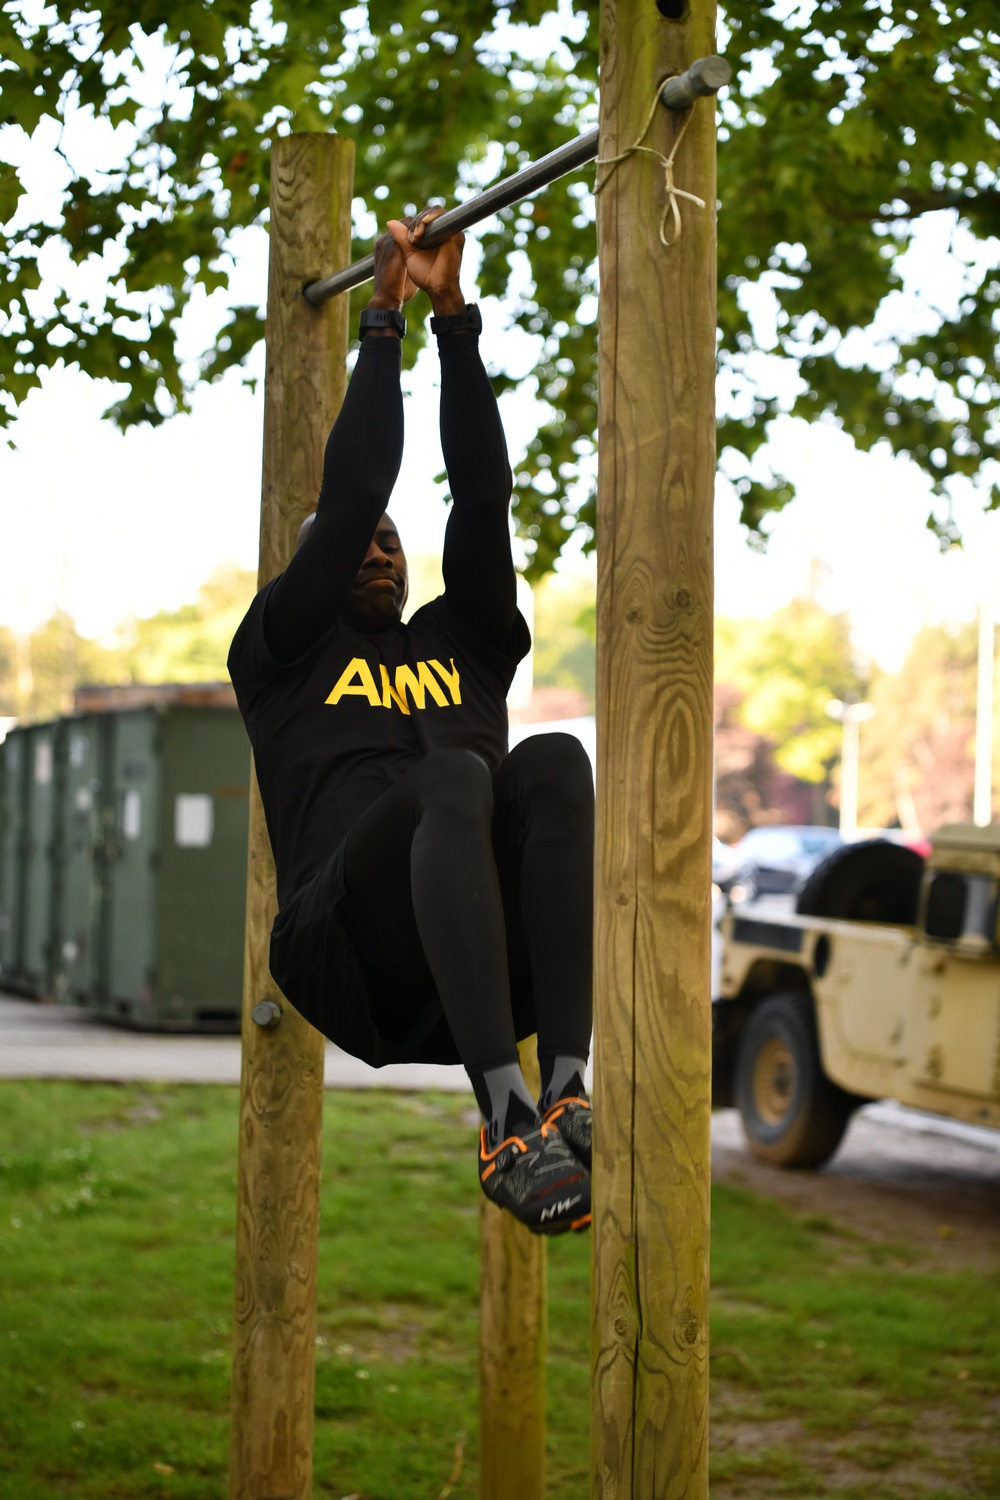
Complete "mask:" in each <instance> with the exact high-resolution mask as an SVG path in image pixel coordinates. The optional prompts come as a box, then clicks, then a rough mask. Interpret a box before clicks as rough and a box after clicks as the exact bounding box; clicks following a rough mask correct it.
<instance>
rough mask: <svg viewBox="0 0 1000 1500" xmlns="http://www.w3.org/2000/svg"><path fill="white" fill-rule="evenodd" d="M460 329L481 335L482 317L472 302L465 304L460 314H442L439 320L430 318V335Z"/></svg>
mask: <svg viewBox="0 0 1000 1500" xmlns="http://www.w3.org/2000/svg"><path fill="white" fill-rule="evenodd" d="M460 328H467V329H469V331H470V332H472V333H482V331H483V316H482V313H481V312H480V311H479V308H478V307H477V306H476V304H475V303H474V302H467V303H466V304H465V307H464V309H463V311H462V312H460V313H443V314H442V315H441V317H440V318H431V333H451V332H452V331H453V330H454V329H460Z"/></svg>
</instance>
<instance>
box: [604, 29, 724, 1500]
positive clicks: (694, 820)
mask: <svg viewBox="0 0 1000 1500" xmlns="http://www.w3.org/2000/svg"><path fill="white" fill-rule="evenodd" d="M714 29H715V0H676V3H674V0H659V5H657V4H654V0H603V4H602V7H601V40H600V47H601V110H600V121H601V149H600V157H601V158H609V157H613V156H616V155H618V153H620V152H623V151H625V150H626V148H627V147H629V146H630V145H631V144H632V143H633V142H634V141H635V140H636V139H637V137H639V135H640V133H641V132H642V129H643V124H644V121H645V119H646V115H647V112H648V110H649V107H650V102H651V101H652V99H653V98H654V96H655V93H656V89H657V85H658V83H662V81H663V79H664V78H665V77H667V76H668V75H670V74H675V73H681V72H682V71H683V70H685V69H686V68H687V67H688V65H689V64H690V63H691V61H692V59H694V58H697V57H699V56H704V55H705V54H708V53H712V52H714V40H715V38H714ZM685 122H686V131H685V135H684V139H683V141H682V142H681V143H680V147H679V149H678V151H677V156H676V161H675V164H674V178H675V182H676V185H677V187H679V188H682V189H684V190H685V191H686V192H689V193H693V194H696V195H697V196H698V197H700V198H702V199H704V201H705V207H704V208H699V207H697V206H696V205H695V204H693V203H691V202H690V200H688V199H685V198H682V199H681V200H680V208H681V213H682V217H683V231H682V233H681V235H680V238H679V239H678V240H677V241H676V242H675V243H674V244H673V245H672V246H671V247H670V248H666V247H664V245H663V244H661V242H660V235H659V230H658V224H659V220H660V215H661V212H662V209H663V196H664V191H665V188H664V174H663V170H662V168H661V167H660V166H659V165H658V164H657V163H656V161H655V160H654V158H652V157H650V156H648V155H646V154H644V153H635V154H633V155H631V156H629V157H627V159H625V160H624V161H622V162H621V164H620V165H619V166H617V167H616V168H615V169H614V170H613V172H611V175H610V176H609V177H608V179H607V183H606V186H604V188H603V189H602V191H601V192H600V194H599V196H598V209H597V214H598V251H599V257H600V273H601V299H600V396H599V409H600V419H599V478H598V523H597V525H598V538H599V545H598V609H597V639H598V668H597V720H598V753H597V770H598V799H597V800H598V821H597V869H596V874H597V879H596V898H595V903H596V927H595V945H596V953H595V975H596V976H597V980H596V984H595V1003H596V1016H595V1040H596V1046H595V1091H594V1093H595V1097H594V1124H595V1131H596V1140H595V1165H594V1196H595V1211H594V1229H593V1234H594V1240H593V1311H592V1341H591V1357H592V1411H591V1443H592V1491H591V1493H592V1496H593V1497H594V1500H651V1497H653V1496H655V1497H656V1500H704V1497H705V1496H707V1493H708V1250H709V1190H710V1161H709V1124H710V1072H711V1063H710V1058H711V1016H710V996H709V934H710V915H709V910H710V884H711V880H710V874H709V870H710V865H711V823H712V608H713V599H712V571H713V559H712V503H713V490H714V478H715V429H714V398H715V329H716V323H715V286H716V239H715V192H716V188H715V106H714V101H713V100H711V99H708V100H700V101H697V102H695V103H694V104H693V105H692V106H691V108H690V110H689V112H686V113H684V114H680V115H677V116H674V117H673V118H671V116H670V115H669V114H667V113H666V112H662V113H658V114H657V117H656V119H655V121H654V122H653V125H652V128H651V129H650V130H649V132H648V134H647V136H646V138H645V141H644V144H645V145H647V146H652V147H654V148H656V149H657V150H659V151H661V152H662V153H663V155H664V156H669V155H670V153H671V151H672V148H673V146H674V144H675V143H676V141H677V133H678V131H679V130H680V129H681V128H682V127H684V125H685ZM608 170H609V169H607V168H605V169H604V171H605V172H607V171H608ZM602 175H603V173H602Z"/></svg>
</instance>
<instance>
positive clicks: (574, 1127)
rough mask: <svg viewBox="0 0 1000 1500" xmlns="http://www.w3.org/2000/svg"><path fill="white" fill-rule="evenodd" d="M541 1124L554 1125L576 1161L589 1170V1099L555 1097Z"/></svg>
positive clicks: (591, 1154)
mask: <svg viewBox="0 0 1000 1500" xmlns="http://www.w3.org/2000/svg"><path fill="white" fill-rule="evenodd" d="M542 1124H543V1125H554V1126H555V1127H556V1129H557V1130H558V1132H559V1134H560V1135H561V1136H562V1138H563V1140H564V1141H565V1142H566V1144H567V1146H568V1147H569V1149H570V1150H571V1151H572V1153H573V1155H574V1156H575V1157H576V1159H577V1161H578V1162H581V1163H582V1164H583V1166H585V1167H586V1168H587V1171H588V1172H589V1171H590V1170H591V1163H592V1161H593V1157H594V1150H593V1138H594V1117H593V1114H592V1113H591V1109H590V1100H589V1099H557V1100H556V1102H555V1104H551V1105H550V1106H549V1108H548V1109H547V1110H546V1111H545V1117H544V1119H543V1120H542Z"/></svg>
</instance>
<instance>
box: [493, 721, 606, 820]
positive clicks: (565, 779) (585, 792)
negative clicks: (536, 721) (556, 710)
mask: <svg viewBox="0 0 1000 1500" xmlns="http://www.w3.org/2000/svg"><path fill="white" fill-rule="evenodd" d="M509 759H510V763H511V770H512V771H515V770H516V772H517V774H518V776H519V778H520V779H521V780H522V782H523V784H524V787H525V790H526V791H529V792H531V793H533V794H536V795H539V796H541V797H542V798H544V799H545V800H551V801H554V802H556V803H561V804H563V805H565V804H566V803H567V802H571V803H573V804H576V805H583V806H588V805H592V804H593V801H594V773H593V769H592V767H591V764H590V756H589V755H588V754H587V752H586V750H585V749H584V748H583V745H582V744H581V743H580V741H579V740H578V739H577V737H576V735H575V734H564V733H562V732H561V731H555V732H553V733H551V734H533V735H529V736H528V738H527V739H524V740H522V741H521V743H520V744H519V745H515V747H514V749H513V750H512V751H511V753H510V757H509Z"/></svg>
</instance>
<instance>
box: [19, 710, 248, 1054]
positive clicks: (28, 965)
mask: <svg viewBox="0 0 1000 1500" xmlns="http://www.w3.org/2000/svg"><path fill="white" fill-rule="evenodd" d="M19 745H20V746H21V748H20V749H18V748H17V747H18V746H19ZM11 747H13V749H14V753H13V756H11V753H10V748H11ZM39 747H48V748H39ZM6 748H7V754H6V756H5V763H6V764H5V776H4V786H5V788H6V786H7V783H8V782H9V781H10V780H11V779H12V773H11V767H10V764H9V762H10V760H11V759H13V761H14V762H15V765H14V772H13V779H14V780H15V781H16V779H17V774H20V775H21V777H22V780H23V781H25V782H26V783H28V792H27V795H26V796H25V797H24V798H22V802H23V805H24V812H23V815H22V826H23V830H25V831H24V832H23V833H22V834H21V835H19V834H18V832H17V830H16V828H15V826H14V820H11V819H9V818H8V814H7V805H8V800H9V799H8V798H7V797H6V795H5V802H4V809H5V810H4V816H3V835H2V841H0V855H2V861H3V862H2V864H0V875H2V876H3V878H4V882H5V883H4V885H3V887H0V893H2V895H0V899H2V900H3V903H4V904H3V911H4V912H5V913H6V912H7V906H8V903H7V898H6V876H7V871H8V866H11V865H13V866H14V867H15V869H14V885H15V887H19V889H20V892H21V895H20V897H19V898H17V899H15V901H14V903H13V907H12V910H11V932H15V931H16V930H17V929H18V927H20V929H21V931H22V932H23V937H22V939H21V956H20V957H19V956H18V952H17V949H16V946H15V945H13V944H8V946H9V947H10V949H11V958H10V962H11V964H12V968H11V970H10V973H11V975H12V977H13V978H14V979H15V980H19V987H20V988H29V987H30V988H31V990H32V991H33V992H35V993H39V994H52V995H54V996H55V997H56V998H58V999H60V1000H63V1001H66V1002H69V1003H76V1004H79V1005H82V1006H84V1007H85V1008H86V1009H87V1010H91V1011H94V1012H96V1013H98V1014H100V1015H102V1016H106V1017H108V1018H111V1019H114V1020H116V1021H119V1022H121V1023H123V1024H125V1025H130V1026H135V1027H140V1028H142V1029H144V1030H150V1031H238V1030H239V1024H240V1012H241V992H242V971H243V927H244V920H245V904H246V853H247V816H248V813H247V809H248V790H249V787H248V780H249V768H250V757H249V748H248V746H247V741H246V735H245V732H244V730H243V725H242V723H241V721H240V717H239V714H238V712H237V711H236V710H235V708H232V707H229V706H228V705H227V706H201V705H198V706H193V705H190V704H184V703H178V702H169V701H168V702H163V703H158V704H156V705H153V706H145V707H141V708H125V709H123V710H116V711H113V712H100V713H90V714H82V715H75V716H73V717H72V718H68V719H64V720H60V721H59V722H58V724H54V725H34V726H31V727H30V728H27V729H19V730H14V731H12V733H11V735H9V736H8V740H7V747H6ZM49 756H51V762H49V760H48V759H47V758H48V757H49ZM25 758H27V767H28V773H30V774H26V772H25V770H24V768H23V767H22V765H21V762H23V761H24V760H25ZM39 775H40V778H41V779H39ZM18 838H20V843H21V845H22V846H23V848H22V850H21V852H20V854H19V855H18V853H17V850H16V848H14V845H15V844H16V843H17V841H18ZM9 847H10V848H14V852H13V854H12V855H10V856H8V852H7V851H8V848H9ZM18 871H19V872H20V874H19V875H18ZM18 900H19V901H20V906H18ZM0 951H6V950H0ZM3 963H4V968H3V971H2V973H0V982H5V983H6V982H7V978H8V967H7V963H8V960H7V959H6V958H5V959H4V960H3Z"/></svg>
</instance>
